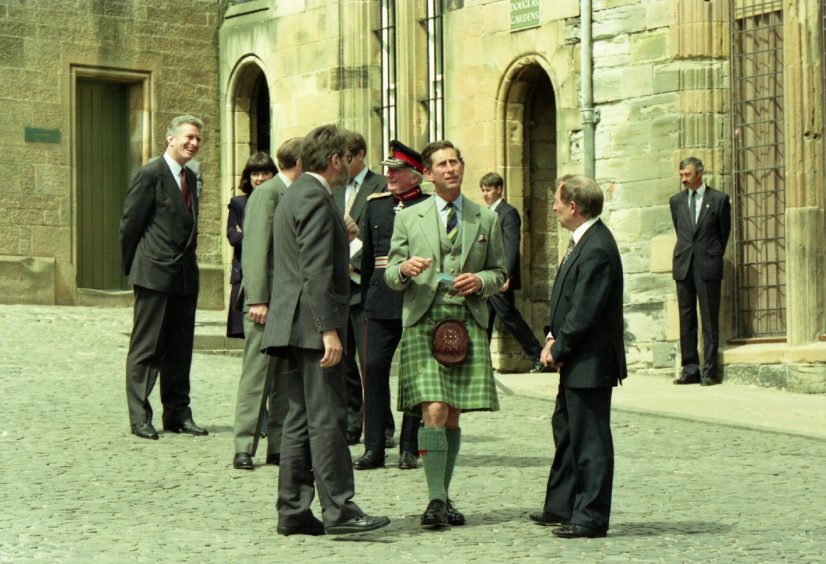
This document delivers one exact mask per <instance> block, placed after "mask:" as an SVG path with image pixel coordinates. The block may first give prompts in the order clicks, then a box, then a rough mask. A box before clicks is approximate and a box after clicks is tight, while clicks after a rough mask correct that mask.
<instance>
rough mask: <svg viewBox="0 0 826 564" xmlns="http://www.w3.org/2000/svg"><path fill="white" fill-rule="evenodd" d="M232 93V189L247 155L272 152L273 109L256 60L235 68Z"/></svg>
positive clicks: (262, 74) (265, 78)
mask: <svg viewBox="0 0 826 564" xmlns="http://www.w3.org/2000/svg"><path fill="white" fill-rule="evenodd" d="M236 75H237V78H236V80H235V81H234V82H235V88H234V94H233V96H232V118H233V131H232V143H233V149H234V150H233V178H234V183H233V191H234V190H235V187H236V186H238V182H239V181H240V180H241V172H242V171H243V170H244V165H246V163H247V159H248V158H249V156H250V155H251V154H253V153H255V152H256V151H264V152H265V153H267V154H269V155H272V146H271V138H270V135H271V134H270V132H271V131H272V109H271V107H270V89H269V84H268V83H267V77H266V76H265V75H264V71H263V70H262V68H261V66H259V64H258V62H257V61H251V62H247V63H245V64H242V65H240V66H239V68H238V69H237V70H236Z"/></svg>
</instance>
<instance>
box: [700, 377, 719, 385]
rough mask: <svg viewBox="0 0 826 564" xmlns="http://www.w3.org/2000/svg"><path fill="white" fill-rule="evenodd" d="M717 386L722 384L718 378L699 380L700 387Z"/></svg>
mask: <svg viewBox="0 0 826 564" xmlns="http://www.w3.org/2000/svg"><path fill="white" fill-rule="evenodd" d="M717 384H722V382H721V381H720V380H719V379H718V378H701V379H700V385H701V386H716V385H717Z"/></svg>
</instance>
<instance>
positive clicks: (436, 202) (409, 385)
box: [384, 141, 507, 528]
mask: <svg viewBox="0 0 826 564" xmlns="http://www.w3.org/2000/svg"><path fill="white" fill-rule="evenodd" d="M422 163H423V165H424V175H425V177H426V178H427V179H428V180H430V181H431V182H432V183H433V185H434V186H435V187H436V192H435V194H434V196H433V197H432V198H430V199H429V200H427V201H426V202H422V203H421V204H419V205H417V206H415V207H412V208H407V209H403V210H402V211H400V212H399V213H398V214H397V215H396V221H395V225H394V226H393V238H392V241H391V245H390V254H389V256H388V264H387V269H386V270H385V274H384V278H385V281H386V282H387V284H388V286H390V287H391V288H393V289H395V290H404V292H405V295H404V310H403V312H402V325H403V326H404V330H403V333H402V339H401V350H400V367H399V394H398V407H399V409H400V410H402V411H408V412H413V413H417V414H419V413H421V417H422V421H423V427H422V428H421V429H419V450H420V454H421V460H422V466H423V467H424V471H425V476H426V477H427V488H428V491H429V496H430V501H429V503H428V505H427V509H426V510H425V512H424V514H423V515H422V519H421V524H422V526H423V527H426V528H437V527H442V526H444V525H446V524H450V525H463V524H464V523H465V518H464V516H463V515H462V514H461V513H460V512H459V511H457V510H456V508H455V507H454V506H453V502H452V501H451V500H450V499H449V497H448V490H449V487H450V481H451V478H452V477H453V470H454V467H455V465H456V458H457V456H458V454H459V445H460V437H461V430H460V428H459V416H460V414H461V413H462V412H463V411H495V410H497V409H499V402H498V400H497V397H496V385H495V382H494V380H493V369H492V367H491V361H490V347H489V345H488V340H487V333H486V331H487V326H488V309H487V304H486V303H485V302H486V300H487V298H488V296H490V295H491V294H495V293H496V292H497V291H498V290H499V288H501V287H502V284H504V282H505V278H506V277H507V273H506V271H505V258H504V251H503V247H502V232H501V229H500V228H499V226H498V225H497V224H496V222H497V216H496V214H495V213H494V212H492V211H490V210H488V209H487V208H484V207H482V206H480V205H478V204H476V203H474V202H472V201H470V200H465V199H464V198H463V197H462V178H463V176H464V166H465V165H464V161H463V160H462V155H461V153H460V152H459V149H457V148H456V147H454V145H453V144H452V143H451V142H450V141H435V142H433V143H430V144H429V145H427V146H426V147H425V148H424V150H423V151H422ZM446 318H454V319H459V320H461V321H462V322H463V323H464V325H465V327H466V328H467V330H468V333H469V347H468V349H469V352H468V355H467V358H465V360H464V361H463V362H462V363H460V364H458V365H454V366H446V365H443V364H441V363H439V361H437V360H436V359H435V358H434V357H433V355H432V353H431V349H430V340H431V333H432V332H433V327H434V325H435V324H436V323H438V322H439V321H441V320H443V319H446Z"/></svg>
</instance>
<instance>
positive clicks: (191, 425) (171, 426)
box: [163, 417, 209, 436]
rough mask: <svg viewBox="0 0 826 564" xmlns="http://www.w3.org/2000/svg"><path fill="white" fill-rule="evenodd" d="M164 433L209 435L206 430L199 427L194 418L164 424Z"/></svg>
mask: <svg viewBox="0 0 826 564" xmlns="http://www.w3.org/2000/svg"><path fill="white" fill-rule="evenodd" d="M163 430H164V431H171V432H172V433H186V434H188V435H200V436H203V435H209V432H207V430H206V429H203V428H201V427H198V426H197V425H196V424H195V421H193V420H192V417H187V418H186V419H183V420H181V421H178V422H177V423H164V424H163Z"/></svg>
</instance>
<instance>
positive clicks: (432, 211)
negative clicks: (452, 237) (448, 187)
mask: <svg viewBox="0 0 826 564" xmlns="http://www.w3.org/2000/svg"><path fill="white" fill-rule="evenodd" d="M416 211H417V212H418V214H419V221H418V222H417V223H418V225H419V227H420V229H421V230H422V232H423V234H424V238H425V240H426V241H427V244H428V245H429V246H430V250H431V251H432V253H433V255H432V256H433V258H434V260H435V262H437V263H439V264H437V265H436V266H438V267H439V268H441V266H442V265H441V262H442V253H441V252H440V250H439V247H440V244H439V229H441V223H439V212H438V210H437V209H436V199H435V198H428V199H427V201H426V202H423V203H421V204H419V205H418V206H416Z"/></svg>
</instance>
